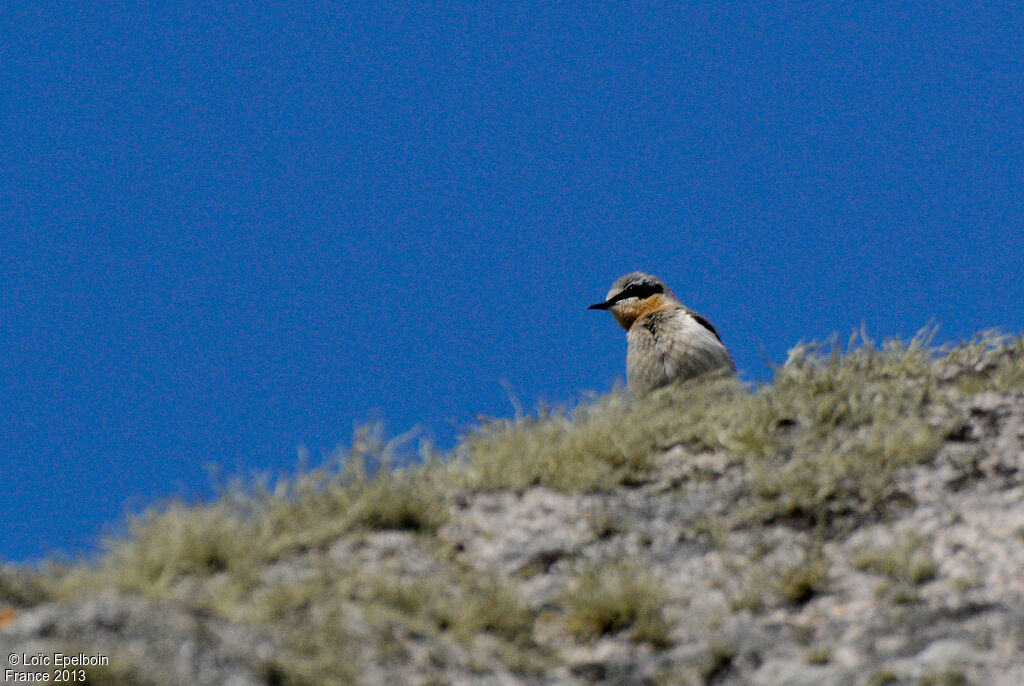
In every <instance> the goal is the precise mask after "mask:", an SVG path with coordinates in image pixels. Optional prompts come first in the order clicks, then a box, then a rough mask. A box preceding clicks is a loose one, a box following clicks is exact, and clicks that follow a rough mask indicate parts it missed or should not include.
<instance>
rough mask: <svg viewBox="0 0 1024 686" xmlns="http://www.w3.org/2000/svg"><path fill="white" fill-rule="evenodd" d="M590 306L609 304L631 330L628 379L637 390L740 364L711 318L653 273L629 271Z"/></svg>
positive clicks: (600, 307)
mask: <svg viewBox="0 0 1024 686" xmlns="http://www.w3.org/2000/svg"><path fill="white" fill-rule="evenodd" d="M587 309H588V310H608V311H609V312H611V313H612V316H614V317H615V320H616V321H617V322H618V323H619V324H620V325H621V326H622V328H623V329H625V330H626V342H627V343H628V349H627V351H626V379H628V381H629V387H630V389H632V390H634V391H638V392H644V391H650V390H653V389H655V388H658V387H659V386H664V385H665V384H667V383H669V382H672V381H682V380H685V379H690V378H693V377H695V376H697V375H699V374H703V373H704V372H710V371H712V370H714V369H719V368H723V367H724V368H726V369H728V370H729V371H733V370H735V369H736V365H734V364H733V361H732V357H731V356H730V355H729V351H728V350H726V349H725V346H724V345H723V344H722V339H721V338H720V337H719V335H718V331H716V330H715V327H714V326H713V325H712V324H711V322H709V321H708V320H707V319H705V318H704V317H702V316H700V315H699V314H697V313H696V312H694V311H693V310H691V309H690V308H688V307H687V306H686V305H684V304H683V303H681V302H679V299H678V298H677V297H676V296H675V295H673V294H672V291H670V290H669V289H668V287H667V286H666V285H665V284H664V283H662V282H661V281H660V280H659V279H658V278H656V277H654V276H651V275H650V274H644V273H643V272H633V273H631V274H626V275H625V276H623V277H621V278H619V279H617V280H616V281H615V283H613V284H612V287H611V290H609V291H608V295H607V296H606V298H605V301H604V302H601V303H597V304H595V305H591V306H590V307H588V308H587Z"/></svg>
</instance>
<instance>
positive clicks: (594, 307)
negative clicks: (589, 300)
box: [587, 301, 612, 310]
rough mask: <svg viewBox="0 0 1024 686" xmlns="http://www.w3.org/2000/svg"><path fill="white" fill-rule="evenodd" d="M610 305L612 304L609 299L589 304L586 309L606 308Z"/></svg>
mask: <svg viewBox="0 0 1024 686" xmlns="http://www.w3.org/2000/svg"><path fill="white" fill-rule="evenodd" d="M611 306H612V303H611V302H610V301H606V302H603V303H594V304H593V305H591V306H590V307H588V308H587V309H588V310H607V309H608V308H609V307H611Z"/></svg>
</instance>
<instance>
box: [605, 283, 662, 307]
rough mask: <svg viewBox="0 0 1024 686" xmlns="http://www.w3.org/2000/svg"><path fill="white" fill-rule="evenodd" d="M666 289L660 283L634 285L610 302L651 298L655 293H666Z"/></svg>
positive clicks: (626, 288) (627, 287)
mask: <svg viewBox="0 0 1024 686" xmlns="http://www.w3.org/2000/svg"><path fill="white" fill-rule="evenodd" d="M664 292H665V287H664V286H662V285H661V284H660V283H634V284H630V285H629V286H626V287H625V288H624V289H623V290H622V291H621V292H620V293H619V294H618V295H616V296H615V297H613V298H611V299H610V300H609V301H608V302H609V303H611V304H614V303H617V302H619V301H620V300H625V299H626V298H639V299H640V300H643V299H644V298H649V297H651V296H652V295H654V294H655V293H664Z"/></svg>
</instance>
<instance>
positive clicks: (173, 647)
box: [0, 392, 1024, 686]
mask: <svg viewBox="0 0 1024 686" xmlns="http://www.w3.org/2000/svg"><path fill="white" fill-rule="evenodd" d="M959 403H960V405H959V410H960V411H961V412H962V415H963V417H964V418H965V421H964V422H963V424H962V425H961V426H960V427H959V428H958V429H957V431H955V432H954V433H953V434H951V435H950V436H949V437H948V438H947V439H946V440H945V441H944V443H943V444H942V447H941V448H940V450H939V452H938V454H937V455H936V456H935V457H934V459H932V460H928V461H926V462H923V463H921V464H917V465H913V466H910V467H905V468H903V470H902V471H901V472H900V476H899V480H898V482H899V484H900V489H899V491H898V492H897V493H894V494H890V495H889V496H888V501H889V502H888V503H887V505H886V508H885V510H884V514H882V515H878V516H868V517H857V516H855V515H851V516H850V517H847V518H845V519H844V518H838V519H837V520H835V521H830V522H827V523H822V522H820V521H819V522H817V523H808V522H805V521H799V520H786V519H785V518H779V519H777V520H775V521H771V520H769V521H760V522H753V523H752V522H751V521H750V520H746V521H745V522H741V523H738V524H736V525H735V526H730V525H725V524H723V522H728V521H730V520H729V519H728V518H727V515H728V514H729V513H728V512H726V511H725V510H727V509H729V508H735V507H742V506H743V501H742V497H740V496H738V495H737V494H738V493H740V492H741V491H742V486H743V483H744V480H745V479H746V474H745V468H744V465H743V463H741V462H737V461H736V460H731V459H728V458H727V457H726V456H725V455H723V454H721V453H718V452H715V451H712V450H708V449H706V448H701V447H699V446H691V445H686V444H681V445H676V446H674V447H672V448H670V449H667V450H664V451H662V452H661V453H660V454H658V455H657V458H656V460H655V461H654V464H655V465H656V467H655V469H654V470H652V471H651V473H650V475H649V477H647V478H645V479H643V480H641V481H638V482H637V483H631V484H628V485H627V486H623V487H621V488H618V489H617V490H614V491H611V492H605V493H582V494H580V493H577V494H573V493H568V492H562V491H555V490H551V489H549V488H544V487H529V488H525V489H518V490H515V491H512V490H505V491H498V492H474V491H471V490H463V491H460V492H458V493H456V494H454V495H453V496H452V497H451V498H450V500H449V502H448V507H449V512H448V515H447V518H446V520H445V522H444V523H443V525H441V526H440V527H439V528H438V529H437V530H436V532H432V533H431V535H429V536H425V535H423V534H421V533H417V532H411V531H405V530H379V531H363V532H360V533H358V534H345V535H343V536H340V537H338V538H337V540H335V541H334V542H333V543H332V544H330V545H329V546H325V547H316V548H311V549H309V550H305V551H300V552H297V553H296V554H294V555H292V556H290V557H288V558H286V559H280V560H278V561H277V562H275V563H274V564H273V565H270V566H269V567H268V568H267V569H265V570H262V571H261V572H260V574H261V577H260V578H261V581H260V583H263V584H269V583H271V582H272V581H273V580H274V579H281V578H284V579H288V580H289V581H290V582H294V581H295V580H297V579H299V580H301V579H306V578H309V579H313V578H322V577H324V576H338V577H345V576H349V577H352V576H355V577H359V578H360V579H364V582H365V584H371V582H372V580H370V579H369V577H373V576H380V577H381V578H384V577H387V578H389V579H398V580H400V581H399V582H395V583H394V584H392V586H390V587H389V588H391V589H392V591H394V592H395V593H397V591H395V589H405V590H406V591H408V590H409V589H410V588H418V589H421V590H422V589H427V593H431V592H432V591H430V589H431V588H435V587H433V586H431V585H430V584H431V583H432V580H433V579H435V578H440V577H442V576H444V575H450V574H451V569H452V568H453V566H455V567H458V568H459V569H461V570H464V573H465V574H467V575H473V574H480V575H481V578H488V579H496V580H497V583H498V585H499V586H500V588H497V589H495V588H489V587H488V588H487V589H486V590H485V591H481V593H482V594H483V595H482V596H481V597H483V599H484V601H483V602H482V603H479V604H476V605H472V604H471V605H470V606H469V607H470V608H471V609H470V610H469V612H471V613H476V614H477V615H478V616H486V615H487V613H494V614H495V616H496V617H498V618H497V619H495V620H494V622H493V626H492V625H491V624H487V622H486V621H483V622H482V623H481V624H479V626H482V627H483V630H481V631H473V632H469V633H466V634H464V635H461V636H460V635H459V632H458V631H457V630H456V629H455V628H451V627H454V626H455V624H454V623H455V622H456V621H458V620H457V618H456V619H451V620H449V619H441V620H438V619H437V617H439V616H442V615H443V612H440V611H438V610H436V609H435V610H432V611H430V612H427V611H424V610H422V608H423V607H424V603H425V602H427V601H426V600H424V599H422V598H419V597H414V596H412V595H409V596H396V597H395V598H392V600H391V601H389V602H390V605H389V607H391V608H398V609H399V611H402V610H403V609H405V608H407V609H408V612H407V613H408V614H413V615H415V614H416V613H419V615H417V616H424V617H428V618H429V617H433V618H434V622H433V624H431V622H430V621H427V622H426V624H425V625H424V626H423V627H420V626H419V625H418V624H417V623H416V622H404V621H399V620H397V619H396V620H394V621H392V620H391V619H388V617H390V615H387V616H385V617H384V619H381V617H380V616H377V615H372V612H371V609H368V606H367V605H366V604H365V603H361V602H360V599H361V598H364V597H365V593H364V592H363V591H360V588H363V587H362V586H360V585H359V583H357V584H355V585H354V586H348V587H346V590H339V593H343V594H347V595H346V596H345V597H346V600H345V602H342V603H340V604H339V605H338V606H337V607H336V611H337V612H339V613H341V614H342V615H343V617H344V619H343V621H342V625H343V626H344V627H345V636H344V637H341V638H337V639H335V638H333V637H331V636H325V637H323V644H322V645H323V646H325V648H323V649H324V650H331V649H330V648H329V647H330V646H332V645H337V646H338V648H337V654H336V655H334V657H335V659H337V660H338V661H340V662H341V663H345V664H348V665H349V667H350V669H349V671H347V672H346V671H345V670H341V671H338V670H335V671H333V672H331V674H332V675H333V676H329V677H323V678H321V679H320V682H322V683H360V684H481V685H483V684H494V685H498V684H502V685H504V684H508V685H512V684H551V685H554V684H623V685H626V684H722V685H728V684H736V685H740V684H743V685H746V684H753V685H761V684H763V685H765V686H769V685H772V686H774V685H781V684H786V685H792V686H801V685H807V686H812V685H813V686H818V685H821V684H835V685H845V684H848V685H850V686H862V685H868V686H880V685H881V684H907V685H911V684H912V685H915V686H928V685H935V686H938V685H940V684H949V685H952V684H978V685H984V686H1020V685H1021V684H1024V393H1019V392H1018V393H1011V394H1001V395H1000V394H995V393H991V392H987V393H982V394H978V395H974V396H964V397H963V398H962V400H960V401H959ZM737 521H740V520H737ZM360 575H362V576H360ZM474 578H475V577H474ZM364 582H360V583H364ZM0 583H2V585H0V610H2V613H0V624H2V626H0V649H2V651H0V653H2V656H3V659H5V660H7V664H5V665H4V666H3V668H4V669H8V670H12V672H10V673H8V674H7V680H8V681H12V682H13V681H16V680H17V677H16V676H15V675H16V673H18V672H38V671H40V668H37V667H23V666H21V665H13V664H11V662H10V658H9V657H8V656H9V655H11V654H15V655H18V656H22V655H23V656H24V657H29V658H31V657H32V656H36V655H42V656H53V655H54V654H55V653H63V654H78V653H79V652H81V653H84V654H86V655H103V656H105V657H107V658H108V659H109V661H110V665H109V666H108V667H105V668H92V667H85V668H84V674H85V675H86V677H87V682H88V683H92V684H99V683H136V684H211V685H212V684H232V685H234V684H237V685H242V684H282V683H304V682H303V679H302V678H301V677H296V676H295V675H294V674H292V673H291V672H289V671H288V670H287V669H284V668H283V667H282V666H281V665H282V664H283V662H282V661H281V660H280V659H279V658H278V653H279V652H280V651H282V650H284V649H285V647H284V646H283V643H284V642H285V639H284V638H282V636H281V635H280V634H275V633H274V632H273V631H268V630H267V628H266V627H267V624H266V623H263V624H256V623H253V622H247V621H239V620H234V619H232V618H231V616H230V612H220V613H217V612H211V611H210V610H208V609H201V608H203V607H205V605H204V604H202V603H198V604H196V605H195V606H192V605H190V604H188V603H182V602H179V601H173V602H172V601H162V600H158V599H154V598H150V597H144V596H142V595H139V594H133V593H130V592H126V591H124V590H115V589H108V590H101V591H98V592H96V593H93V594H87V595H84V596H80V597H75V598H63V599H58V600H51V599H48V596H47V595H46V594H45V593H44V592H43V591H40V590H38V584H37V582H36V581H35V576H34V573H31V572H27V571H25V570H17V569H13V568H6V569H5V572H4V575H3V576H2V577H0ZM369 587H370V586H366V588H369ZM374 588H376V587H374ZM471 588H472V587H471ZM446 589H448V587H446V586H444V585H438V586H436V593H437V594H440V595H441V596H444V594H446V593H448V592H449V590H446ZM381 593H382V592H381V591H380V590H379V589H377V590H375V591H374V594H375V595H374V597H375V598H379V597H381ZM471 593H472V591H471ZM361 594H362V595H361ZM510 598H511V599H510ZM3 599H5V600H3ZM348 599H350V600H348ZM429 600H430V602H434V603H438V604H439V605H440V606H442V607H443V606H444V604H445V603H446V602H447V600H446V598H445V597H440V598H432V599H429ZM465 601H466V598H461V599H459V598H455V597H454V596H453V597H452V599H451V604H452V605H454V604H456V603H459V604H460V607H464V606H465V605H466V602H465ZM267 602H270V601H267ZM504 602H507V603H508V604H507V607H506V606H504V605H502V603H504ZM403 603H407V605H403ZM289 607H291V606H289ZM314 610H315V608H314ZM431 613H432V614H431ZM516 613H520V614H521V618H520V619H516V620H515V621H512V620H509V616H510V615H515V614H516ZM311 616H315V611H314V614H313V615H311ZM388 622H392V624H393V626H394V627H395V628H394V630H393V631H391V632H390V633H389V634H388V636H389V638H388V641H387V642H386V644H384V645H382V642H381V633H380V630H379V628H374V627H380V626H381V625H382V623H384V624H387V623H388ZM449 624H451V627H449ZM427 625H429V626H427ZM438 626H440V629H438ZM492 628H494V629H495V631H494V632H491V633H488V631H489V630H490V629H492ZM499 634H500V636H501V638H500V639H499V638H495V637H494V636H497V635H499ZM510 646H512V647H510ZM48 673H50V674H52V672H48ZM310 681H316V680H315V679H312V678H310Z"/></svg>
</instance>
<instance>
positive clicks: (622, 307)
mask: <svg viewBox="0 0 1024 686" xmlns="http://www.w3.org/2000/svg"><path fill="white" fill-rule="evenodd" d="M674 305H675V303H674V302H672V301H671V300H669V299H668V298H666V297H665V296H664V295H662V294H661V293H656V294H654V295H652V296H651V297H649V298H644V299H643V300H641V301H639V302H634V303H628V304H626V303H619V304H617V305H615V307H613V308H611V313H612V316H613V317H615V321H617V322H618V323H619V326H621V327H622V328H623V329H625V330H626V331H629V329H630V327H632V326H633V324H635V323H636V321H637V320H638V319H640V318H641V317H643V316H645V315H648V314H650V313H651V312H657V311H658V310H666V309H668V308H670V307H672V306H674Z"/></svg>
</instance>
